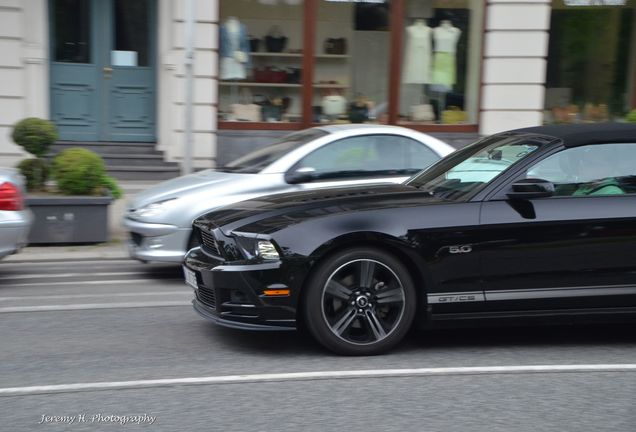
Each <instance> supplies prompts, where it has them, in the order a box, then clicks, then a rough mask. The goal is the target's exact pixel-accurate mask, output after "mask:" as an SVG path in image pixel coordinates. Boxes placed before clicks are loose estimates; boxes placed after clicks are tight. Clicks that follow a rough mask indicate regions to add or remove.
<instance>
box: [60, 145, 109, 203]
mask: <svg viewBox="0 0 636 432" xmlns="http://www.w3.org/2000/svg"><path fill="white" fill-rule="evenodd" d="M52 174H53V178H54V179H55V181H56V182H57V187H58V189H59V190H60V192H62V193H63V194H65V195H95V194H99V192H100V188H101V186H102V179H103V178H104V176H105V175H106V168H105V166H104V161H103V160H102V158H101V157H100V156H99V155H98V154H97V153H95V152H92V151H90V150H87V149H83V148H79V147H75V148H70V149H67V150H64V151H63V152H61V153H60V154H58V155H57V156H55V158H54V159H53V170H52Z"/></svg>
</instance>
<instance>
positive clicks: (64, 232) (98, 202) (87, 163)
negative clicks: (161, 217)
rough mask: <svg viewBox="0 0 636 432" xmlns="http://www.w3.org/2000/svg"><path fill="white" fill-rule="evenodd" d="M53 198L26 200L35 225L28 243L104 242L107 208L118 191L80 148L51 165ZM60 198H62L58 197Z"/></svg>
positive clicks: (89, 153)
mask: <svg viewBox="0 0 636 432" xmlns="http://www.w3.org/2000/svg"><path fill="white" fill-rule="evenodd" d="M51 176H52V178H53V180H55V183H56V189H54V190H51V189H49V190H48V192H50V193H53V192H54V193H56V194H57V195H53V194H41V195H40V196H29V197H28V199H27V203H28V205H29V207H30V208H31V210H32V211H33V214H34V215H35V221H34V223H33V226H32V228H31V233H30V234H29V243H31V244H41V243H49V244H50V243H100V242H106V241H108V206H109V205H110V203H111V202H112V200H113V199H116V198H120V197H121V195H122V192H121V189H120V188H119V187H118V186H117V183H116V181H115V180H114V179H113V178H112V177H109V176H107V175H106V168H105V166H104V161H103V160H102V158H101V157H100V156H99V155H98V154H97V153H94V152H92V151H90V150H87V149H84V148H79V147H77V148H71V149H67V150H64V151H63V152H61V153H60V154H58V155H57V156H56V157H55V158H54V159H53V162H52V166H51ZM60 194H61V195H63V196H60Z"/></svg>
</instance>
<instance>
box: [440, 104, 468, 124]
mask: <svg viewBox="0 0 636 432" xmlns="http://www.w3.org/2000/svg"><path fill="white" fill-rule="evenodd" d="M466 117H467V116H466V111H462V110H461V109H460V108H459V107H457V106H448V107H447V108H446V109H445V110H444V111H442V123H443V124H459V123H464V122H465V121H466Z"/></svg>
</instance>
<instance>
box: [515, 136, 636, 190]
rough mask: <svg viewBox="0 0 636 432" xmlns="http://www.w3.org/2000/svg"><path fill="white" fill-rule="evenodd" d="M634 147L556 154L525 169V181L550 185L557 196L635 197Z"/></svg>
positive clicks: (601, 146)
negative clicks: (535, 180) (553, 187)
mask: <svg viewBox="0 0 636 432" xmlns="http://www.w3.org/2000/svg"><path fill="white" fill-rule="evenodd" d="M634 160H636V144H594V145H588V146H581V147H574V148H570V149H565V150H563V151H560V152H559V153H556V154H554V155H552V156H550V157H548V158H546V159H544V160H542V161H540V162H538V163H537V164H535V165H534V166H532V167H531V168H530V169H528V171H527V174H526V178H540V179H544V180H548V181H550V182H552V183H554V186H555V195H557V196H586V195H620V194H625V193H636V165H635V164H634V163H633V161H634Z"/></svg>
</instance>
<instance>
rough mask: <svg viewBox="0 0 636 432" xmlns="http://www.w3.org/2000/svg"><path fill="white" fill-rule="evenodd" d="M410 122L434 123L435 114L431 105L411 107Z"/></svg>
mask: <svg viewBox="0 0 636 432" xmlns="http://www.w3.org/2000/svg"><path fill="white" fill-rule="evenodd" d="M409 117H410V119H411V121H416V122H432V121H435V112H434V111H433V106H432V105H431V104H420V105H413V106H412V107H411V110H410V112H409Z"/></svg>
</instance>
